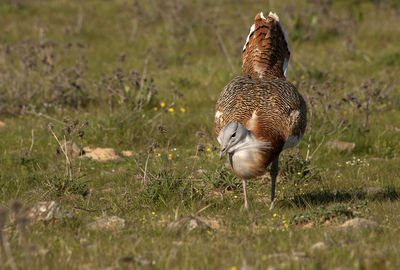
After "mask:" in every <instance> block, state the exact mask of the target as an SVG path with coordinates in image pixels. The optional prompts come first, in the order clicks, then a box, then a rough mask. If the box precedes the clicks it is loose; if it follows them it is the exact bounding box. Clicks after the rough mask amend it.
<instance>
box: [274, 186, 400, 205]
mask: <svg viewBox="0 0 400 270" xmlns="http://www.w3.org/2000/svg"><path fill="white" fill-rule="evenodd" d="M399 199H400V189H398V188H394V187H386V188H370V189H368V188H365V189H357V190H350V191H339V190H335V191H328V190H324V191H314V192H310V193H305V194H303V195H295V196H294V197H292V198H287V199H286V198H285V199H282V200H280V201H279V205H280V206H286V207H306V206H309V205H314V206H315V205H322V204H329V203H338V202H350V201H356V200H370V201H387V200H391V201H393V200H399Z"/></svg>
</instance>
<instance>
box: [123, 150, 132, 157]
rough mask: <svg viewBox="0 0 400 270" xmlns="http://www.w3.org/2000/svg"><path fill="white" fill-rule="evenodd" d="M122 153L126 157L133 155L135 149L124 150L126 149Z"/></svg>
mask: <svg viewBox="0 0 400 270" xmlns="http://www.w3.org/2000/svg"><path fill="white" fill-rule="evenodd" d="M121 154H122V155H123V156H124V157H131V156H133V151H130V150H124V151H121Z"/></svg>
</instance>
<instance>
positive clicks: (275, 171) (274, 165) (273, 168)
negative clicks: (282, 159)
mask: <svg viewBox="0 0 400 270" xmlns="http://www.w3.org/2000/svg"><path fill="white" fill-rule="evenodd" d="M278 164H279V155H278V156H277V157H276V159H275V160H274V161H273V162H272V164H271V169H270V171H269V173H270V175H271V206H270V207H269V209H270V210H271V209H273V208H274V199H275V183H276V176H277V175H278Z"/></svg>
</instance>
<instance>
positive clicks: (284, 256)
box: [268, 252, 307, 261]
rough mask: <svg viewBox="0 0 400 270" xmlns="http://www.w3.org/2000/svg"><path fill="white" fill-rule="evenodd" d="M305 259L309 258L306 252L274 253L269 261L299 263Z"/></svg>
mask: <svg viewBox="0 0 400 270" xmlns="http://www.w3.org/2000/svg"><path fill="white" fill-rule="evenodd" d="M305 258H307V255H306V254H305V253H304V252H292V253H273V254H270V255H268V259H278V260H292V261H299V260H301V259H305Z"/></svg>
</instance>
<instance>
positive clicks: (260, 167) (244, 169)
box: [228, 148, 268, 179]
mask: <svg viewBox="0 0 400 270" xmlns="http://www.w3.org/2000/svg"><path fill="white" fill-rule="evenodd" d="M228 159H229V163H230V165H231V168H232V171H233V172H234V173H235V174H236V175H237V176H238V177H240V178H243V179H249V178H254V177H257V176H260V175H263V174H265V172H266V170H267V165H268V164H267V160H268V159H267V153H266V152H264V151H260V150H257V149H254V148H250V149H243V150H239V151H235V152H233V153H229V154H228Z"/></svg>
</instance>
